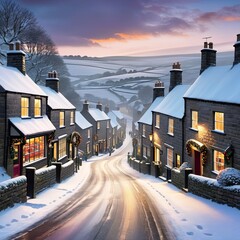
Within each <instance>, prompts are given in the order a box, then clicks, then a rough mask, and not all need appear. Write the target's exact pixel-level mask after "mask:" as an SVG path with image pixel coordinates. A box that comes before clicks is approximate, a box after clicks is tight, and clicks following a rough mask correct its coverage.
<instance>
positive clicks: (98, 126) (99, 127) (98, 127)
mask: <svg viewBox="0 0 240 240" xmlns="http://www.w3.org/2000/svg"><path fill="white" fill-rule="evenodd" d="M99 129H101V124H100V122H99V121H98V122H97V130H99Z"/></svg>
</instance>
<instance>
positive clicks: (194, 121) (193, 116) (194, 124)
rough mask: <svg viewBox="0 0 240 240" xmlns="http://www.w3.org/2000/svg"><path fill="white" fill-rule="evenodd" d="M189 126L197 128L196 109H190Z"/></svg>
mask: <svg viewBox="0 0 240 240" xmlns="http://www.w3.org/2000/svg"><path fill="white" fill-rule="evenodd" d="M191 128H192V129H194V130H198V111H195V110H192V111H191Z"/></svg>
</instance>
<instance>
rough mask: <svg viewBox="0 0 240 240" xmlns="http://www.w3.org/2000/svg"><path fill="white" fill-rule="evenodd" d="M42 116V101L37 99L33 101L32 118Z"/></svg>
mask: <svg viewBox="0 0 240 240" xmlns="http://www.w3.org/2000/svg"><path fill="white" fill-rule="evenodd" d="M41 115H42V101H41V99H39V98H35V99H34V117H39V116H41Z"/></svg>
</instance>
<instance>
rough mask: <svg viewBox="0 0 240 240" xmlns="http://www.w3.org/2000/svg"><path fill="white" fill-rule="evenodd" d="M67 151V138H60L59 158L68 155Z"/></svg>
mask: <svg viewBox="0 0 240 240" xmlns="http://www.w3.org/2000/svg"><path fill="white" fill-rule="evenodd" d="M66 153H67V151H66V138H65V137H64V138H61V139H59V151H58V156H59V158H63V157H64V156H66V155H67V154H66Z"/></svg>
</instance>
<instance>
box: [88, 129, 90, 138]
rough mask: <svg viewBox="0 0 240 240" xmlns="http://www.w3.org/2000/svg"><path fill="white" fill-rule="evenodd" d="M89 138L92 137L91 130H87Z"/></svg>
mask: <svg viewBox="0 0 240 240" xmlns="http://www.w3.org/2000/svg"><path fill="white" fill-rule="evenodd" d="M87 136H88V138H90V137H91V131H90V129H88V130H87Z"/></svg>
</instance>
